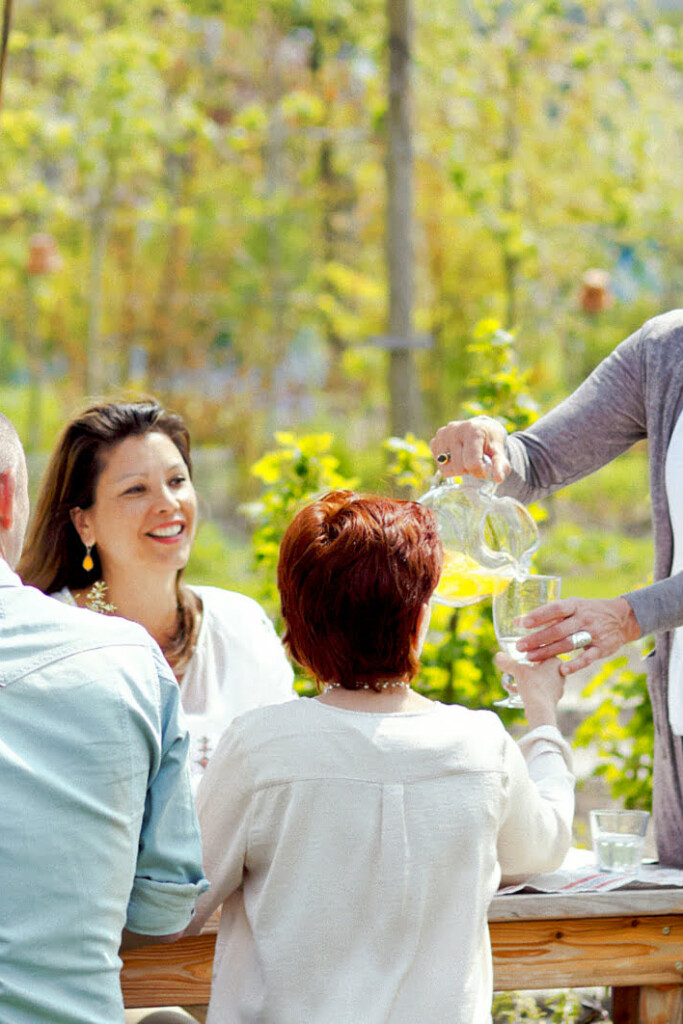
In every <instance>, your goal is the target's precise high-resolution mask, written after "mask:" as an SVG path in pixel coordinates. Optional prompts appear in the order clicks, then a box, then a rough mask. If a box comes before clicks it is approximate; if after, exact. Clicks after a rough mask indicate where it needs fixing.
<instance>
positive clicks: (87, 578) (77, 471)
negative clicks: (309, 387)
mask: <svg viewBox="0 0 683 1024" xmlns="http://www.w3.org/2000/svg"><path fill="white" fill-rule="evenodd" d="M151 432H155V433H162V434H166V436H167V437H169V438H170V440H171V441H172V442H173V444H174V445H175V446H176V448H177V449H178V451H179V452H180V454H181V455H182V457H183V460H184V462H185V464H186V466H187V469H188V472H189V474H190V479H192V458H191V455H190V434H189V431H188V429H187V427H186V426H185V424H184V422H183V420H182V419H181V418H180V416H177V415H176V414H175V413H169V412H166V411H165V410H164V409H162V407H161V406H160V405H159V404H158V402H155V401H153V400H150V401H143V402H102V403H100V404H98V405H93V406H91V407H90V408H89V409H86V410H85V411H84V412H83V413H82V414H81V415H80V416H77V417H76V419H74V420H72V421H71V423H68V424H67V426H66V427H65V428H64V430H63V431H62V433H61V435H60V437H59V439H58V441H57V446H56V448H55V450H54V452H53V453H52V456H51V458H50V461H49V463H48V466H47V469H46V470H45V473H44V475H43V479H42V481H41V484H40V490H39V493H38V500H37V502H36V507H35V512H34V515H33V518H32V521H31V526H30V528H29V532H28V536H27V539H26V544H25V545H24V551H23V554H22V557H21V561H20V562H19V565H18V567H17V572H18V573H19V575H20V576H21V578H22V579H23V581H24V583H26V584H27V585H29V586H33V587H38V589H39V590H42V591H43V592H44V593H46V594H51V593H54V592H55V591H57V590H61V589H62V588H63V587H68V588H69V589H70V590H82V589H84V588H86V587H89V586H91V584H92V583H93V582H94V581H95V580H99V579H101V578H102V566H101V565H100V560H99V557H98V555H97V549H96V548H94V549H93V551H92V553H91V557H92V559H93V562H94V567H93V569H91V570H90V571H89V572H87V571H86V570H85V569H84V568H83V555H84V548H83V542H82V541H81V538H80V537H79V536H78V533H77V531H76V528H75V526H74V525H73V523H72V522H71V511H72V509H74V508H82V509H87V508H90V507H91V505H92V504H93V502H94V500H95V490H96V487H97V481H98V479H99V476H100V473H101V472H102V469H103V466H104V456H105V453H106V452H107V451H109V450H110V449H111V448H113V447H115V446H116V445H117V444H119V443H120V442H121V441H125V439H126V438H128V437H141V436H143V435H145V434H148V433H151ZM182 573H183V570H182V569H181V570H179V572H178V575H177V579H176V595H177V599H178V617H179V623H178V631H177V633H176V635H175V637H174V638H173V641H172V642H171V643H170V644H169V646H168V647H167V648H165V650H164V653H165V655H166V657H167V658H168V659H169V661H171V664H173V665H174V667H175V671H176V674H178V672H179V671H180V670H181V666H183V667H184V665H185V664H187V661H188V660H189V657H190V656H191V654H192V647H193V644H194V640H195V637H196V631H197V624H198V606H197V602H196V599H195V597H194V595H193V594H192V593H191V592H190V591H189V590H188V588H187V587H186V586H184V585H183V584H182V582H181V577H182Z"/></svg>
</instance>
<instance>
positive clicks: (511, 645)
mask: <svg viewBox="0 0 683 1024" xmlns="http://www.w3.org/2000/svg"><path fill="white" fill-rule="evenodd" d="M561 584H562V581H561V579H560V577H559V576H540V575H539V576H536V575H529V576H523V577H521V578H516V577H513V579H511V580H510V583H509V584H508V586H507V587H506V588H505V590H503V591H502V593H500V594H496V595H495V597H494V598H493V625H494V628H495V631H496V636H497V638H498V643H499V644H500V648H501V650H502V651H505V653H506V654H507V655H509V657H511V658H514V660H515V661H517V662H519V664H520V665H531V664H533V662H530V661H529V660H528V659H527V656H526V652H525V651H520V650H518V649H517V641H518V640H519V639H521V637H523V636H528V634H529V633H533V632H534V631H533V630H532V629H524V627H523V626H520V625H519V619H520V618H523V617H524V616H525V615H528V614H529V612H532V611H533V610H534V609H535V608H540V607H541V606H542V605H544V604H548V603H549V602H550V601H556V600H557V599H558V598H559V596H560V587H561ZM494 704H495V705H496V707H499V708H523V707H524V701H523V700H522V698H521V697H520V696H519V694H518V693H510V694H508V696H507V697H505V698H504V699H503V700H496V701H494Z"/></svg>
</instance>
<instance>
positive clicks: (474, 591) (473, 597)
mask: <svg viewBox="0 0 683 1024" xmlns="http://www.w3.org/2000/svg"><path fill="white" fill-rule="evenodd" d="M509 582H510V576H509V575H503V574H502V573H499V572H494V571H493V569H485V568H484V567H483V566H481V565H479V563H478V562H475V560H474V559H473V558H472V557H471V556H470V555H465V554H460V553H459V554H455V555H454V554H449V553H448V552H446V557H445V558H444V563H443V571H442V573H441V579H440V580H439V585H438V587H437V588H436V592H435V594H434V598H435V600H437V601H439V600H441V601H442V602H443V603H444V604H450V605H454V606H456V607H458V606H460V605H466V604H474V603H475V601H479V600H481V598H483V597H487V596H488V595H489V594H491V595H493V596H495V595H496V594H502V592H503V591H504V590H505V588H506V587H507V585H508V584H509Z"/></svg>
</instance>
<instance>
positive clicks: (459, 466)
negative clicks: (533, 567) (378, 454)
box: [430, 309, 683, 867]
mask: <svg viewBox="0 0 683 1024" xmlns="http://www.w3.org/2000/svg"><path fill="white" fill-rule="evenodd" d="M682 411H683V310H681V309H677V310H672V311H670V312H668V313H664V314H662V315H661V316H657V317H654V318H653V319H652V320H648V321H647V322H646V323H645V324H643V326H642V327H641V328H640V329H639V330H638V331H636V332H635V333H634V334H632V335H631V336H630V337H629V338H627V339H626V340H625V341H623V342H621V344H619V345H618V346H617V347H616V348H615V349H614V351H613V352H612V353H611V354H610V355H609V356H608V357H607V358H606V359H604V360H603V361H602V362H601V363H600V364H599V366H597V367H596V369H595V370H594V371H593V372H592V373H591V374H590V376H589V377H587V379H586V380H585V381H584V382H583V383H582V384H581V385H580V386H579V387H578V388H577V390H576V391H575V392H574V393H573V394H571V395H570V396H569V397H568V398H566V399H565V400H564V401H563V402H561V403H560V404H559V405H558V406H556V407H555V408H554V409H552V410H551V411H550V412H549V413H547V414H546V415H545V416H543V417H541V419H539V420H538V421H537V422H536V423H534V424H533V425H532V426H531V427H529V428H528V429H527V430H525V431H523V432H521V433H514V434H510V435H509V436H508V435H507V433H506V431H505V428H504V427H503V426H502V425H501V424H500V423H498V421H497V420H494V419H492V418H490V417H485V416H479V417H475V418H473V419H470V420H461V421H454V422H451V423H449V424H447V425H446V426H444V427H441V428H440V429H439V430H438V431H437V432H436V434H435V436H434V438H433V439H432V441H431V442H430V447H431V450H432V453H433V455H434V457H435V458H436V460H437V462H438V463H439V469H440V470H441V472H442V473H443V474H444V475H445V476H453V475H459V474H462V473H469V474H471V475H474V476H477V477H480V478H483V477H484V476H486V475H487V474H488V473H490V472H492V474H493V477H494V479H495V480H496V481H497V482H498V483H499V487H498V491H497V493H498V494H500V495H510V496H512V497H515V498H517V499H518V500H521V501H524V502H530V501H536V500H538V499H540V498H543V497H545V496H546V495H549V494H552V493H553V492H554V491H557V490H559V489H560V488H561V487H565V486H566V485H567V484H571V483H573V482H574V481H576V480H580V479H581V478H582V477H585V476H588V475H589V474H590V473H593V472H595V470H597V469H599V468H600V467H601V466H604V465H605V464H606V463H608V462H610V461H611V460H612V459H614V458H616V456H617V455H620V454H621V453H622V452H625V451H626V450H627V449H629V448H630V447H631V446H632V445H634V444H635V443H636V442H637V441H641V440H643V439H647V441H648V450H649V460H650V499H651V507H652V520H653V532H654V546H655V564H654V572H653V580H654V582H653V583H652V585H651V586H647V587H643V588H641V589H638V590H634V591H631V592H629V593H627V594H623V595H620V596H618V597H614V598H606V599H586V598H568V599H566V600H562V601H556V602H554V603H553V604H550V605H547V606H546V607H545V608H544V609H542V610H540V611H538V612H534V613H532V615H531V616H527V618H526V619H525V622H524V624H525V625H526V626H528V627H530V628H535V629H536V628H537V627H543V628H538V631H537V632H536V633H535V634H534V636H533V639H532V638H531V637H529V638H526V639H525V640H524V641H521V642H520V644H519V646H520V648H524V649H526V650H527V653H528V657H529V658H530V660H532V661H542V660H544V659H545V658H547V657H554V656H556V655H557V654H560V653H564V652H567V651H571V650H574V649H576V648H577V647H578V646H582V645H583V644H584V643H585V644H587V646H585V647H583V649H582V650H581V651H580V654H579V655H578V657H576V658H575V659H573V660H572V661H571V662H565V663H564V664H563V668H562V671H563V672H564V673H565V674H568V673H570V672H575V671H577V670H578V669H581V668H585V667H586V666H587V665H590V664H591V663H592V662H593V661H595V660H597V659H598V658H605V657H609V656H610V655H612V654H614V653H615V652H616V651H617V650H618V649H619V648H620V647H621V646H622V645H623V644H624V643H627V642H628V641H631V640H635V639H637V638H638V637H640V636H645V635H648V634H651V633H653V634H655V635H656V646H655V650H654V652H653V653H652V655H651V656H649V657H648V658H647V659H646V661H647V668H648V688H649V692H650V699H651V702H652V709H653V717H654V727H655V755H654V778H653V820H654V826H655V833H656V840H657V850H658V854H659V860H660V862H661V863H662V864H666V865H671V866H675V867H683V741H682V739H681V732H683V729H682V728H681V726H680V724H679V723H676V722H674V728H672V725H671V719H672V718H673V719H676V718H677V717H678V719H679V722H680V720H681V718H683V708H680V707H678V704H680V703H681V701H679V699H678V695H683V680H681V679H680V676H681V673H680V671H679V664H680V663H679V661H678V660H676V659H674V661H673V662H672V661H671V658H672V646H674V641H675V640H676V639H677V637H676V630H677V627H681V626H683V571H680V569H683V563H682V564H681V565H680V566H679V565H678V559H676V558H675V547H674V542H675V541H676V542H677V548H678V551H679V552H680V551H683V507H681V506H679V504H678V501H677V500H676V499H677V498H678V497H680V498H681V501H682V504H683V474H681V473H680V472H679V471H680V468H681V467H682V466H683V415H682ZM679 421H680V424H679ZM677 427H678V429H677ZM667 463H668V469H669V472H668V476H667ZM672 492H673V493H672ZM672 496H673V497H674V501H673V502H672V501H671V499H672ZM670 503H671V508H670ZM677 526H678V527H679V529H678V530H677ZM677 534H678V535H677ZM678 639H680V640H683V630H681V631H680V632H679V634H678ZM670 666H671V673H670ZM670 674H671V679H670ZM670 686H671V691H672V695H671V699H670V695H669V693H670ZM674 729H675V730H676V731H674Z"/></svg>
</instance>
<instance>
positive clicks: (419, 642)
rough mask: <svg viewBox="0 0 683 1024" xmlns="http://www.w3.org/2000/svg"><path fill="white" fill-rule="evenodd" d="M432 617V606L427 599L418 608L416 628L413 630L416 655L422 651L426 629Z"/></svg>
mask: <svg viewBox="0 0 683 1024" xmlns="http://www.w3.org/2000/svg"><path fill="white" fill-rule="evenodd" d="M431 617H432V606H431V604H430V603H429V601H425V603H424V604H423V605H422V607H421V608H420V614H419V615H418V617H417V629H416V630H415V640H414V643H415V650H416V651H417V653H418V655H420V654H421V653H422V648H423V647H424V642H425V640H426V638H427V630H428V629H429V623H430V620H431Z"/></svg>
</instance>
